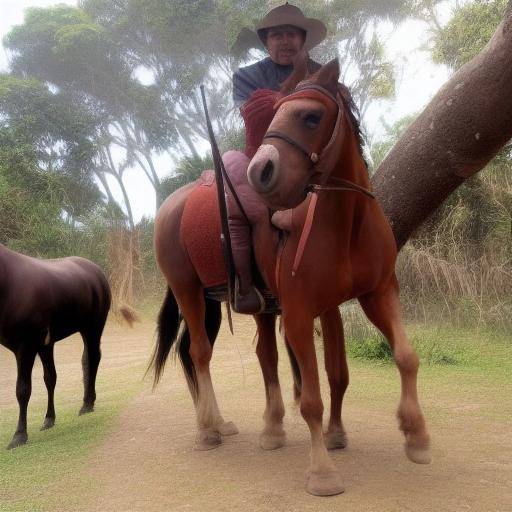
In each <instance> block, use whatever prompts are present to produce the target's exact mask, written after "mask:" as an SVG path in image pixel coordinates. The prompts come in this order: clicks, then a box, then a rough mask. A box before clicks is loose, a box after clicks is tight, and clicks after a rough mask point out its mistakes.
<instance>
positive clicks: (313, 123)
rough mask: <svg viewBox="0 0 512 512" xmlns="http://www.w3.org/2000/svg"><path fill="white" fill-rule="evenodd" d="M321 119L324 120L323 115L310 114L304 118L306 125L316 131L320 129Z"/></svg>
mask: <svg viewBox="0 0 512 512" xmlns="http://www.w3.org/2000/svg"><path fill="white" fill-rule="evenodd" d="M320 119H322V115H321V114H313V113H310V114H307V115H306V116H305V117H304V123H305V125H306V126H307V127H308V128H309V129H310V130H314V129H315V128H318V125H319V124H320Z"/></svg>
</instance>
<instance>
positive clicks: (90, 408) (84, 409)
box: [78, 404, 94, 416]
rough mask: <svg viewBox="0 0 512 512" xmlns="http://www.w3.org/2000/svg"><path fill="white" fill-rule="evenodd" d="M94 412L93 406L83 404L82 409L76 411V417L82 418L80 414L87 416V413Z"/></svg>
mask: <svg viewBox="0 0 512 512" xmlns="http://www.w3.org/2000/svg"><path fill="white" fill-rule="evenodd" d="M92 411H94V404H84V405H82V408H81V409H80V410H79V411H78V416H82V414H87V413H88V412H92Z"/></svg>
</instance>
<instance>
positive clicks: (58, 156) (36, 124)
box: [0, 74, 101, 220]
mask: <svg viewBox="0 0 512 512" xmlns="http://www.w3.org/2000/svg"><path fill="white" fill-rule="evenodd" d="M94 126H95V121H94V119H92V118H91V117H90V116H88V115H87V113H86V112H84V111H83V110H82V109H81V108H80V107H79V106H76V107H74V108H70V105H69V103H68V102H67V101H66V100H65V99H64V98H62V96H61V95H59V94H55V93H52V92H51V91H50V90H49V89H48V87H47V86H46V85H44V84H43V83H41V82H39V81H37V80H35V79H23V78H18V77H15V76H11V75H7V74H0V130H1V131H2V138H1V140H0V147H1V149H2V156H3V163H4V173H6V174H4V176H7V175H9V176H11V177H12V179H13V180H14V181H16V183H18V184H19V185H21V186H22V187H23V188H25V189H28V188H30V187H33V188H34V192H39V190H38V183H39V184H41V183H46V184H48V186H50V184H51V183H53V184H55V185H57V184H58V186H57V189H58V191H59V194H58V195H60V196H61V198H60V200H59V204H61V208H62V209H63V210H64V211H65V212H66V214H67V216H68V218H70V219H74V220H77V219H79V218H80V217H82V216H84V215H87V214H88V213H90V212H91V211H92V210H93V209H95V208H96V207H97V205H98V204H99V203H100V202H101V197H100V192H99V190H98V187H97V186H96V184H95V182H94V180H93V172H92V166H91V161H92V158H93V157H94V154H95V151H96V150H95V148H94V145H93V143H92V141H91V137H90V134H91V132H93V130H94ZM8 162H10V164H8ZM16 172H17V174H16V175H15V174H14V173H16ZM43 174H46V175H47V176H46V177H44V176H42V175H43ZM50 188H52V187H50Z"/></svg>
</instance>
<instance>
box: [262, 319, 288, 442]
mask: <svg viewBox="0 0 512 512" xmlns="http://www.w3.org/2000/svg"><path fill="white" fill-rule="evenodd" d="M254 318H255V320H256V324H257V326H258V344H257V345H256V354H257V356H258V359H259V361H260V366H261V371H262V373H263V380H264V381H265V395H266V407H265V413H264V414H263V419H264V421H265V427H264V429H263V432H262V433H261V436H260V446H261V447H262V448H263V449H264V450H275V449H276V448H281V446H284V444H285V441H286V434H285V432H284V430H283V417H284V404H283V398H282V396H281V386H280V384H279V377H278V374H277V360H278V355H277V346H276V316H275V315H256V316H255V317H254Z"/></svg>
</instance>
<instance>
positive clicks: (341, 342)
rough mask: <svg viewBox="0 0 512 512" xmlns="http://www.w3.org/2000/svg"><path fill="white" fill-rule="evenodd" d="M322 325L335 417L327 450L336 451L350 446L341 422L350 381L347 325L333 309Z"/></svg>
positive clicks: (323, 316) (326, 368)
mask: <svg viewBox="0 0 512 512" xmlns="http://www.w3.org/2000/svg"><path fill="white" fill-rule="evenodd" d="M320 322H321V324H322V336H323V339H324V362H325V370H326V372H327V377H328V379H329V388H330V392H331V414H330V417H329V425H328V427H327V431H326V432H325V434H324V436H325V444H326V446H327V449H328V450H335V449H338V448H345V446H347V434H346V433H345V429H344V428H343V422H342V420H341V407H342V403H343V396H344V395H345V391H346V390H347V387H348V380H349V378H348V365H347V354H346V352H345V339H344V336H343V324H342V321H341V314H340V310H339V308H337V307H336V308H333V309H331V310H329V311H326V312H325V313H323V314H322V315H320Z"/></svg>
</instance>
